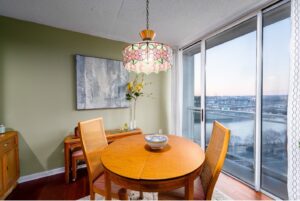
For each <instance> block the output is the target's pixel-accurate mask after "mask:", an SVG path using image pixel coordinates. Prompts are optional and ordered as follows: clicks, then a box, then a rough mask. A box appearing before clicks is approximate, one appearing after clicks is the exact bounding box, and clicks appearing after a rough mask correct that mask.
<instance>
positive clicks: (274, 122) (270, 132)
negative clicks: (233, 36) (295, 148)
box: [261, 4, 290, 199]
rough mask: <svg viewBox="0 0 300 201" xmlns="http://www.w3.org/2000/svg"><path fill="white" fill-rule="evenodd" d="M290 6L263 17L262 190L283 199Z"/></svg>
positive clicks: (285, 194) (267, 13) (285, 189)
mask: <svg viewBox="0 0 300 201" xmlns="http://www.w3.org/2000/svg"><path fill="white" fill-rule="evenodd" d="M289 39H290V5H289V4H285V5H282V6H279V7H277V8H275V9H272V10H270V11H267V12H265V13H264V14H263V88H262V89H263V97H262V153H261V154H262V167H261V172H262V177H261V184H262V188H263V189H265V190H267V191H268V192H271V193H273V194H275V195H276V196H278V197H280V198H282V199H288V197H287V186H286V184H287V175H286V174H287V138H286V136H287V134H286V132H287V99H288V82H289Z"/></svg>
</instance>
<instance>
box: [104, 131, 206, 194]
mask: <svg viewBox="0 0 300 201" xmlns="http://www.w3.org/2000/svg"><path fill="white" fill-rule="evenodd" d="M168 138H169V141H168V144H167V145H166V146H165V147H164V148H163V149H161V150H151V148H150V147H149V146H148V145H147V143H146V141H145V140H144V135H139V136H138V135H136V136H131V137H127V138H123V139H120V140H117V141H115V142H113V143H111V144H110V145H108V146H107V147H106V148H105V149H104V150H103V151H102V153H101V160H102V163H103V166H104V174H105V187H106V196H105V198H106V199H107V200H110V199H111V182H114V183H115V184H118V185H119V186H121V187H123V188H125V189H131V190H136V191H140V192H163V191H170V190H173V189H177V188H180V187H185V199H187V200H190V199H193V197H194V180H195V178H196V177H197V176H198V175H199V173H200V170H201V165H202V164H203V162H204V160H205V154H204V151H203V149H201V147H200V146H199V145H198V144H196V143H194V142H193V141H191V140H188V139H185V138H183V137H179V136H175V135H168Z"/></svg>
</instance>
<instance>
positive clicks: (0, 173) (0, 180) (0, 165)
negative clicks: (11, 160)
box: [0, 154, 4, 195]
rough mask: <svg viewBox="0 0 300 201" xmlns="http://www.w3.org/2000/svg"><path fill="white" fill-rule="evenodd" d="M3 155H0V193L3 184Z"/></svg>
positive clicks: (0, 192) (2, 190)
mask: <svg viewBox="0 0 300 201" xmlns="http://www.w3.org/2000/svg"><path fill="white" fill-rule="evenodd" d="M3 179H4V178H3V155H2V154H1V155H0V195H2V194H3V192H4V184H3Z"/></svg>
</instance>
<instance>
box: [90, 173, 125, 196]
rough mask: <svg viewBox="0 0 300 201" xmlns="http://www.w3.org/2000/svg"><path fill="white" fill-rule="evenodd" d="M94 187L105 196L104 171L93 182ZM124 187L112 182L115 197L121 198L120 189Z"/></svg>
mask: <svg viewBox="0 0 300 201" xmlns="http://www.w3.org/2000/svg"><path fill="white" fill-rule="evenodd" d="M93 188H94V191H95V192H96V193H99V194H101V195H102V196H105V177H104V174H103V173H102V174H101V175H100V176H99V177H98V178H97V179H96V180H95V181H94V182H93ZM121 188H122V187H120V186H119V185H117V184H114V183H113V182H111V195H112V197H114V198H119V194H118V192H119V190H120V189H121Z"/></svg>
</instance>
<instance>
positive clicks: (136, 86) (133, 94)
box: [126, 75, 144, 101]
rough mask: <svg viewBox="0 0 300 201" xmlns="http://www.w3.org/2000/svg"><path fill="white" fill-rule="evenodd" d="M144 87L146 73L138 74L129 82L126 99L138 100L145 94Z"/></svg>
mask: <svg viewBox="0 0 300 201" xmlns="http://www.w3.org/2000/svg"><path fill="white" fill-rule="evenodd" d="M143 88H144V75H142V76H141V80H140V76H139V75H136V76H135V79H134V80H133V81H131V82H129V83H128V84H127V93H126V100H129V101H131V100H134V101H136V100H137V98H138V97H140V96H143V94H144V93H143V92H142V90H143Z"/></svg>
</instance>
